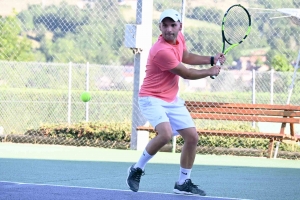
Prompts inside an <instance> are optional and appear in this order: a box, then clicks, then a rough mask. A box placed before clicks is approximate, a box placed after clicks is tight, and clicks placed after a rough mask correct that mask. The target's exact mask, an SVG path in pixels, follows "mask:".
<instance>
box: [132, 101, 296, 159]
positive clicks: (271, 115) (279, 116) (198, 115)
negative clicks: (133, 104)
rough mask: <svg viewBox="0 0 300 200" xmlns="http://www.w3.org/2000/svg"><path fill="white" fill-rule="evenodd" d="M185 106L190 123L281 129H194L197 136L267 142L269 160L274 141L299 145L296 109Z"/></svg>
mask: <svg viewBox="0 0 300 200" xmlns="http://www.w3.org/2000/svg"><path fill="white" fill-rule="evenodd" d="M185 105H186V107H187V109H188V110H189V112H190V114H191V116H192V118H193V119H202V120H227V121H242V122H273V123H281V128H280V130H278V132H276V133H262V132H242V131H220V130H203V129H199V128H197V132H198V134H199V135H205V136H231V137H244V138H262V139H269V141H270V142H269V147H268V157H269V158H271V157H272V156H273V150H274V142H275V141H280V142H282V141H286V140H288V141H293V142H300V135H295V129H294V124H300V106H294V105H271V104H245V103H218V102H195V101H186V102H185ZM287 124H289V125H290V134H286V133H285V129H286V125H287ZM136 130H137V131H149V132H154V129H153V128H152V127H146V126H138V127H137V128H136Z"/></svg>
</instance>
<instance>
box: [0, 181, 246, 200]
mask: <svg viewBox="0 0 300 200" xmlns="http://www.w3.org/2000/svg"><path fill="white" fill-rule="evenodd" d="M0 183H11V184H16V185H32V186H49V187H64V188H78V189H92V190H108V191H119V192H132V191H131V190H120V189H110V188H96V187H81V186H68V185H51V184H42V183H23V182H13V181H0ZM138 193H148V194H164V195H172V196H180V195H181V196H197V197H201V198H216V199H224V198H226V199H228V200H250V199H237V198H229V197H215V196H199V195H184V194H174V193H164V192H149V191H138Z"/></svg>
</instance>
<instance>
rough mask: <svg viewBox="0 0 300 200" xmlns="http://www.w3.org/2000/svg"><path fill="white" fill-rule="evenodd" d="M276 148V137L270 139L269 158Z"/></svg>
mask: <svg viewBox="0 0 300 200" xmlns="http://www.w3.org/2000/svg"><path fill="white" fill-rule="evenodd" d="M273 150H274V139H273V138H271V139H270V143H269V148H268V158H272V156H273Z"/></svg>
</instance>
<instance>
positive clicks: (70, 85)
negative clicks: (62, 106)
mask: <svg viewBox="0 0 300 200" xmlns="http://www.w3.org/2000/svg"><path fill="white" fill-rule="evenodd" d="M71 100H72V62H69V89H68V124H70V123H71V109H72V107H71Z"/></svg>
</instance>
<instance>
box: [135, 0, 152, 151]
mask: <svg viewBox="0 0 300 200" xmlns="http://www.w3.org/2000/svg"><path fill="white" fill-rule="evenodd" d="M152 11H153V0H137V7H136V24H140V25H142V26H143V30H144V37H145V41H147V42H146V43H144V46H143V47H142V51H137V53H136V54H135V55H134V85H133V103H132V124H131V138H130V148H131V149H137V131H136V127H137V126H139V125H144V124H145V123H146V120H145V119H144V117H143V115H142V114H141V112H140V110H139V105H138V93H139V89H140V86H141V83H142V80H143V79H144V77H145V69H146V63H147V58H148V53H149V50H150V48H151V45H152Z"/></svg>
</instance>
